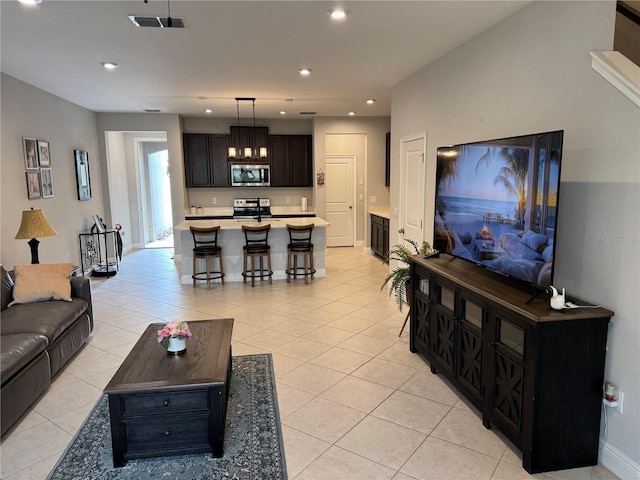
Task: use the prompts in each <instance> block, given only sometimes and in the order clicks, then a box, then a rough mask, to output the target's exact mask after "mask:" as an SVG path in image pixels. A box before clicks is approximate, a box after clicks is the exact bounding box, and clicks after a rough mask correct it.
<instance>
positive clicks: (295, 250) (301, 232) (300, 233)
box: [286, 223, 316, 283]
mask: <svg viewBox="0 0 640 480" xmlns="http://www.w3.org/2000/svg"><path fill="white" fill-rule="evenodd" d="M313 226H314V224H313V223H311V224H309V225H289V224H287V230H289V242H290V243H289V245H287V270H286V273H287V283H291V276H293V278H294V279H296V278H298V275H303V276H304V283H309V278H311V280H313V274H314V273H316V270H315V268H313V243H311V233H312V232H313ZM299 255H302V257H303V266H302V267H298V256H299ZM292 261H293V265H291V263H292Z"/></svg>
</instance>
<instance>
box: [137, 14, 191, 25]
mask: <svg viewBox="0 0 640 480" xmlns="http://www.w3.org/2000/svg"><path fill="white" fill-rule="evenodd" d="M129 20H131V22H132V23H133V24H134V25H135V26H136V27H156V28H186V27H187V20H186V18H184V17H143V16H138V15H129Z"/></svg>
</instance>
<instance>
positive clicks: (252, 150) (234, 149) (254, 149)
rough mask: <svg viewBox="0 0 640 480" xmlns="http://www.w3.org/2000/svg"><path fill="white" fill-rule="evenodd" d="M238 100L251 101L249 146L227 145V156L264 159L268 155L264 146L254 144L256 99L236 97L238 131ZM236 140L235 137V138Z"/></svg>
mask: <svg viewBox="0 0 640 480" xmlns="http://www.w3.org/2000/svg"><path fill="white" fill-rule="evenodd" d="M240 102H251V106H252V112H253V127H252V128H251V135H250V138H251V146H249V147H244V148H241V147H240V146H239V145H231V146H229V158H237V157H238V156H239V155H240V156H244V158H247V159H251V158H261V159H266V158H267V156H268V152H267V147H266V146H256V99H255V98H254V97H236V112H237V116H238V131H239V130H240ZM236 140H237V139H236Z"/></svg>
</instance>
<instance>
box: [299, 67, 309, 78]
mask: <svg viewBox="0 0 640 480" xmlns="http://www.w3.org/2000/svg"><path fill="white" fill-rule="evenodd" d="M298 72H299V73H300V75H302V76H304V77H306V76H307V75H310V74H311V69H310V68H299V69H298Z"/></svg>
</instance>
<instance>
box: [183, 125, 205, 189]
mask: <svg viewBox="0 0 640 480" xmlns="http://www.w3.org/2000/svg"><path fill="white" fill-rule="evenodd" d="M184 166H185V180H186V184H187V187H208V186H210V182H211V180H210V175H211V171H210V167H209V143H208V135H195V134H185V135H184Z"/></svg>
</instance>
